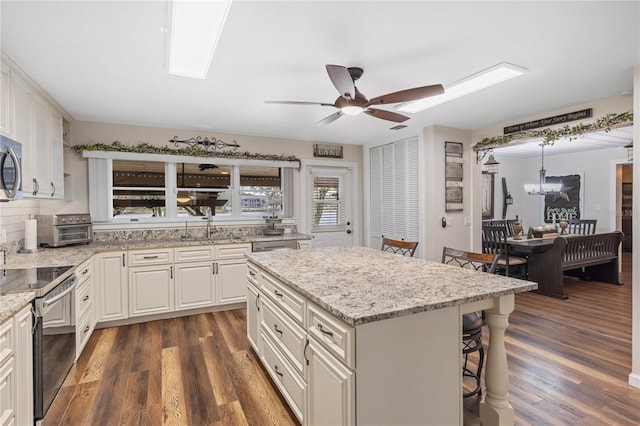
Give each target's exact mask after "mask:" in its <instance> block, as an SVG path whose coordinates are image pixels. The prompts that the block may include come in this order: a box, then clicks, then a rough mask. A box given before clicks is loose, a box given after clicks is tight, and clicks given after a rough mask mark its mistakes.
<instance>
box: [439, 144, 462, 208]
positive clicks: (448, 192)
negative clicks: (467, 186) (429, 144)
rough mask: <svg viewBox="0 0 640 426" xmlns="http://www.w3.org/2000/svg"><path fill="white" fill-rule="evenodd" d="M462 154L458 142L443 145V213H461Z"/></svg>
mask: <svg viewBox="0 0 640 426" xmlns="http://www.w3.org/2000/svg"><path fill="white" fill-rule="evenodd" d="M462 152H463V146H462V144H461V143H460V142H445V143H444V169H445V177H444V179H445V211H447V212H459V211H462V207H463V205H462V190H463V187H464V185H463V183H462V178H463V174H462Z"/></svg>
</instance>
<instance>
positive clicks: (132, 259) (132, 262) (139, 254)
mask: <svg viewBox="0 0 640 426" xmlns="http://www.w3.org/2000/svg"><path fill="white" fill-rule="evenodd" d="M163 263H173V249H161V250H134V251H130V252H129V266H146V265H160V264H163Z"/></svg>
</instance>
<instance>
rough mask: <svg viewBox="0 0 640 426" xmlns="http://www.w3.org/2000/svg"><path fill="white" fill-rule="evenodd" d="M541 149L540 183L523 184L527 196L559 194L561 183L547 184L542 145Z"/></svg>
mask: <svg viewBox="0 0 640 426" xmlns="http://www.w3.org/2000/svg"><path fill="white" fill-rule="evenodd" d="M540 147H541V148H542V165H541V166H540V183H537V184H536V183H525V185H524V190H525V191H527V194H529V195H546V194H554V193H556V192H560V190H561V189H562V183H547V171H546V170H545V169H544V144H540Z"/></svg>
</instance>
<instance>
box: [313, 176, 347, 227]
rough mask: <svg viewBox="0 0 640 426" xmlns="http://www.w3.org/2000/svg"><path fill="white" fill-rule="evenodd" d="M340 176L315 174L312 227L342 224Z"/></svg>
mask: <svg viewBox="0 0 640 426" xmlns="http://www.w3.org/2000/svg"><path fill="white" fill-rule="evenodd" d="M340 180H341V179H340V178H339V177H329V176H315V177H314V179H313V194H312V195H313V201H312V211H311V215H312V223H313V225H312V228H314V229H318V228H322V227H325V226H338V225H342V212H341V205H340Z"/></svg>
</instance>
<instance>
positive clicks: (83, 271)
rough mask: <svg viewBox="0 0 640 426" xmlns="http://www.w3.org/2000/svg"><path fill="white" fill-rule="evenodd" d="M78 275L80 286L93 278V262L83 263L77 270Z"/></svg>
mask: <svg viewBox="0 0 640 426" xmlns="http://www.w3.org/2000/svg"><path fill="white" fill-rule="evenodd" d="M76 275H77V276H78V284H77V285H78V286H81V285H82V284H83V283H84V282H85V281H87V280H88V279H90V278H91V277H92V276H93V260H90V261H89V262H86V263H83V264H82V265H80V267H78V268H76Z"/></svg>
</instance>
